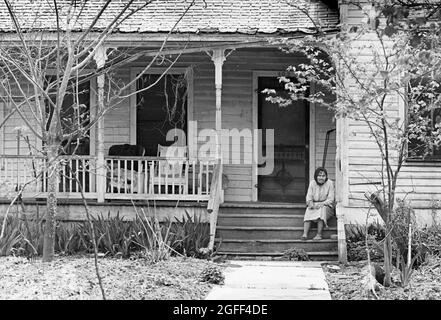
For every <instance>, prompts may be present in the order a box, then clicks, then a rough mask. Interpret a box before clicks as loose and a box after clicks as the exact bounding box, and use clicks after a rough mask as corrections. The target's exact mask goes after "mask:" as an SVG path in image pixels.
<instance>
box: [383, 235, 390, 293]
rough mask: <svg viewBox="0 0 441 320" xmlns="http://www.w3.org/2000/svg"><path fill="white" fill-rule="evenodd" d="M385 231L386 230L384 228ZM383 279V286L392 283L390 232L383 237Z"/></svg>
mask: <svg viewBox="0 0 441 320" xmlns="http://www.w3.org/2000/svg"><path fill="white" fill-rule="evenodd" d="M386 231H388V230H387V229H386ZM383 248H384V255H383V257H384V281H383V285H384V286H385V287H390V286H391V284H392V277H391V272H392V241H391V235H390V233H389V234H387V236H386V238H385V239H384V245H383Z"/></svg>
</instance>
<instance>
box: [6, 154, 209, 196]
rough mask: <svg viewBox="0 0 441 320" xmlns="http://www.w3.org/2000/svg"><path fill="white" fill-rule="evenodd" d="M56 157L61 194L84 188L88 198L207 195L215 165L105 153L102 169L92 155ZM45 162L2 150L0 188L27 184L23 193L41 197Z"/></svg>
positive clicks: (44, 189) (206, 161)
mask: <svg viewBox="0 0 441 320" xmlns="http://www.w3.org/2000/svg"><path fill="white" fill-rule="evenodd" d="M58 160H59V169H58V195H59V197H60V198H80V197H81V192H80V191H81V188H82V191H83V194H84V196H85V197H86V198H89V199H97V197H98V192H99V191H101V192H104V199H121V200H131V199H134V200H150V199H152V200H153V199H157V200H194V201H208V200H209V198H210V188H211V181H212V179H213V172H214V170H215V166H216V160H215V159H194V160H189V159H182V158H176V159H171V158H158V157H118V156H108V157H105V170H98V168H97V158H96V157H95V156H60V157H59V158H58ZM46 164H47V163H46V160H45V159H44V158H43V157H36V156H19V155H2V156H0V181H1V183H2V184H3V185H4V186H5V188H3V190H9V191H17V190H19V189H20V188H21V187H22V186H24V185H26V187H25V188H24V192H23V197H32V198H38V197H45V196H46V194H47V191H48V184H47V181H48V180H47V178H48V173H47V172H46V170H45V168H46ZM99 172H104V174H105V176H106V177H105V178H106V183H105V190H97V185H98V184H97V177H98V173H99ZM80 186H81V188H80ZM2 193H3V194H2V195H0V196H1V197H4V196H5V194H4V193H5V192H2Z"/></svg>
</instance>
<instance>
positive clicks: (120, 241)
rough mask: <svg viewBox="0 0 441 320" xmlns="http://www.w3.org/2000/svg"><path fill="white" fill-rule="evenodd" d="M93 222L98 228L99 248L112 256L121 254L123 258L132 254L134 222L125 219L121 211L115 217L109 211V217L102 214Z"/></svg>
mask: <svg viewBox="0 0 441 320" xmlns="http://www.w3.org/2000/svg"><path fill="white" fill-rule="evenodd" d="M92 222H93V224H94V228H95V230H96V237H97V246H98V249H99V250H101V251H102V252H104V253H107V254H110V255H112V256H116V255H121V256H122V257H123V258H128V257H129V256H130V249H131V244H132V229H133V223H131V222H128V221H124V218H122V217H120V215H119V211H118V212H117V214H116V216H114V217H111V216H110V211H109V212H108V214H107V219H106V218H104V216H103V215H102V214H100V215H98V217H97V218H94V219H93V221H92Z"/></svg>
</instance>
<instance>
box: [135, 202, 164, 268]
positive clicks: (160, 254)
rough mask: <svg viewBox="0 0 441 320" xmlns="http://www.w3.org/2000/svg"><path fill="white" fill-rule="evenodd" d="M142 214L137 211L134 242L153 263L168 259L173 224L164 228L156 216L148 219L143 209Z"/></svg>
mask: <svg viewBox="0 0 441 320" xmlns="http://www.w3.org/2000/svg"><path fill="white" fill-rule="evenodd" d="M141 214H142V215H141ZM141 214H139V212H138V210H136V219H135V223H134V231H133V242H134V243H135V244H136V245H138V246H139V247H140V248H142V249H143V250H144V252H145V255H146V257H147V259H148V260H149V261H150V262H152V263H156V262H159V261H161V260H166V259H168V258H169V257H170V251H171V247H170V245H169V243H170V228H171V223H169V222H168V223H167V222H166V224H165V225H163V226H162V225H161V224H160V223H159V220H158V219H157V217H156V216H154V217H148V216H147V215H146V213H145V211H144V209H143V208H141Z"/></svg>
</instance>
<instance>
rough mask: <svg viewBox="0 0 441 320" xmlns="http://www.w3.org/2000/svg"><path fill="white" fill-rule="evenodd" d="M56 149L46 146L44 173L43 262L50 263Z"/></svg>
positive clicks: (55, 184) (53, 227) (51, 258)
mask: <svg viewBox="0 0 441 320" xmlns="http://www.w3.org/2000/svg"><path fill="white" fill-rule="evenodd" d="M57 155H58V148H57V146H56V145H51V146H48V149H47V163H46V172H47V175H48V181H47V184H48V190H47V192H48V195H47V200H46V201H47V202H46V205H47V211H46V221H45V225H44V238H43V262H51V261H52V260H53V259H54V247H55V215H56V213H57V192H58V172H59V170H58V159H57Z"/></svg>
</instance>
